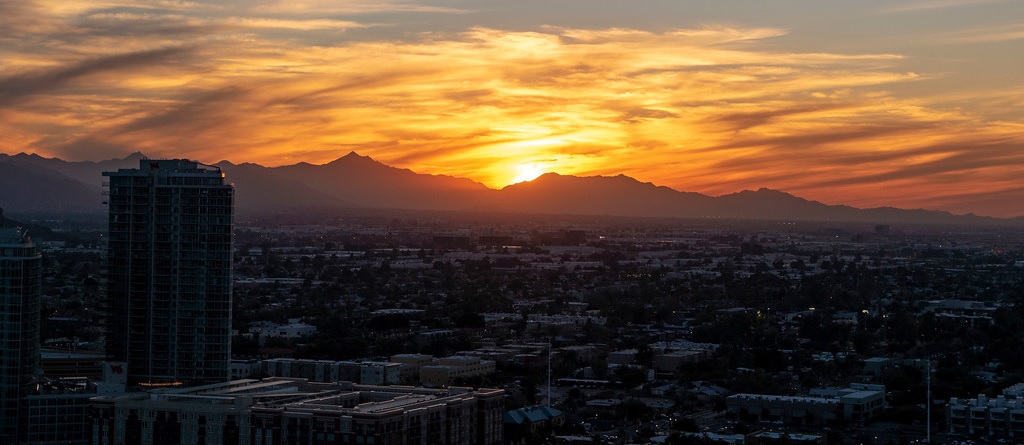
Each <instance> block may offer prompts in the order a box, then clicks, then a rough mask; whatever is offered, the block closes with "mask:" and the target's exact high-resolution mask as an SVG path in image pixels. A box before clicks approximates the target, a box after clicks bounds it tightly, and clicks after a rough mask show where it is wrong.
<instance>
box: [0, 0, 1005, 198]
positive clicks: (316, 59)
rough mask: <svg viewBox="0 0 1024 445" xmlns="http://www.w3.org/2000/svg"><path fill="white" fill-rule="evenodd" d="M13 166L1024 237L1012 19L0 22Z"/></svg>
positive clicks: (494, 3) (260, 17) (94, 7)
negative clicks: (175, 163) (160, 172)
mask: <svg viewBox="0 0 1024 445" xmlns="http://www.w3.org/2000/svg"><path fill="white" fill-rule="evenodd" d="M0 135H2V137H0V152H2V153H8V154H14V153H18V152H28V153H37V154H40V155H42V156H46V157H59V158H61V159H65V160H72V161H77V160H103V159H110V158H115V157H118V158H119V157H124V156H125V155H128V154H129V153H132V152H135V151H140V152H142V153H144V154H146V155H148V156H150V157H188V158H193V159H197V160H200V161H203V162H209V163H213V162H217V161H220V160H228V161H231V162H234V163H242V162H254V163H258V164H262V165H265V166H279V165H288V164H295V163H298V162H310V163H314V164H322V163H326V162H329V161H331V160H334V159H336V158H339V157H341V156H344V155H345V154H347V153H348V152H350V151H355V152H357V153H359V154H362V155H367V156H370V157H372V158H374V159H376V160H378V161H381V162H383V163H385V164H388V165H392V166H396V167H402V168H409V169H411V170H413V171H416V172H418V173H431V174H446V175H452V176H459V177H467V178H471V179H474V180H477V181H479V182H482V183H484V184H486V185H488V186H490V187H492V188H500V187H503V186H505V185H507V184H509V183H512V182H516V181H518V180H523V179H529V178H532V177H534V176H536V175H538V174H541V173H544V172H557V173H561V174H572V175H617V174H620V173H621V174H625V175H628V176H631V177H634V178H636V179H638V180H641V181H645V182H652V183H654V184H657V185H664V186H668V187H672V188H674V189H677V190H681V191H694V192H701V193H705V194H709V195H715V196H717V195H721V194H726V193H732V192H737V191H740V190H744V189H757V188H761V187H768V188H773V189H778V190H783V191H786V192H789V193H792V194H795V195H797V196H800V197H804V198H808V199H814V200H819V201H822V202H825V203H828V204H848V205H853V206H857V207H877V206H896V207H904V208H928V209H938V210H948V211H951V212H954V213H967V212H974V213H977V214H981V215H992V216H1020V215H1024V205H1022V203H1024V1H1021V0H856V1H838V0H633V1H623V0H543V1H539V0H517V1H509V0H500V1H499V0H434V1H427V0H407V1H401V0H353V1H347V0H294V1H292V0H196V1H172V0H149V1H147V0H120V1H118V0H113V1H82V0H0Z"/></svg>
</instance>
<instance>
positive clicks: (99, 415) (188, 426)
mask: <svg viewBox="0 0 1024 445" xmlns="http://www.w3.org/2000/svg"><path fill="white" fill-rule="evenodd" d="M91 405H92V410H91V413H92V426H91V432H92V438H93V440H92V443H94V444H97V445H114V444H122V443H149V444H154V445H160V444H182V445H192V444H202V443H207V444H209V443H216V444H224V445H278V444H291V443H304V444H328V443H329V444H343V445H357V444H362V445H371V444H374V445H388V444H429V443H445V444H450V445H500V444H501V443H502V440H503V428H502V426H503V425H502V419H503V416H504V391H502V390H500V389H477V390H473V389H470V388H447V389H444V390H438V389H427V388H412V387H397V386H373V385H356V384H351V383H336V384H330V383H314V382H309V381H306V380H304V379H283V378H271V379H265V380H236V381H230V382H224V383H217V384H211V385H205V386H197V387H191V388H167V389H162V390H153V391H149V392H144V393H130V394H124V395H120V396H103V397H96V398H94V399H92V401H91Z"/></svg>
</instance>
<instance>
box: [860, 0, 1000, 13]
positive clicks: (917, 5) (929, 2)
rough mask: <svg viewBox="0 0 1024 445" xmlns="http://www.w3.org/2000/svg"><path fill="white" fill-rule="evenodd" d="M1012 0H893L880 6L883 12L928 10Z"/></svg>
mask: <svg viewBox="0 0 1024 445" xmlns="http://www.w3.org/2000/svg"><path fill="white" fill-rule="evenodd" d="M1011 1H1014V0H922V1H914V2H893V3H894V4H891V5H889V6H886V7H884V8H882V9H881V10H880V11H881V12H883V13H903V12H917V11H930V10H934V9H947V8H960V7H971V6H978V5H985V4H992V3H1007V2H1011Z"/></svg>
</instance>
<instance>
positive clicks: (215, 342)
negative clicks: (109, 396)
mask: <svg viewBox="0 0 1024 445" xmlns="http://www.w3.org/2000/svg"><path fill="white" fill-rule="evenodd" d="M103 175H104V176H107V177H109V184H108V186H109V201H108V205H109V207H108V211H109V214H108V224H109V225H108V229H109V232H108V236H109V238H108V244H107V255H108V258H107V274H106V286H107V301H108V305H109V307H108V323H107V335H106V338H107V346H106V348H107V358H108V360H111V361H117V362H125V363H127V365H128V366H127V370H128V384H129V385H143V386H146V385H150V386H162V385H186V386H187V385H201V384H207V383H214V382H221V381H224V380H227V379H228V376H229V368H230V363H231V255H232V204H233V198H234V189H233V187H232V186H231V185H230V184H225V182H224V174H223V173H221V171H220V169H219V168H217V167H211V166H205V165H202V164H198V163H196V162H193V161H187V160H180V159H175V160H147V159H143V160H141V161H140V163H139V168H138V169H120V170H118V171H116V172H104V173H103Z"/></svg>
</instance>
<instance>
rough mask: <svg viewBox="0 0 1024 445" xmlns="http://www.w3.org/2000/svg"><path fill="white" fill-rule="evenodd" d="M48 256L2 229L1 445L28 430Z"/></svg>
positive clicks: (21, 236)
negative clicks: (44, 260)
mask: <svg viewBox="0 0 1024 445" xmlns="http://www.w3.org/2000/svg"><path fill="white" fill-rule="evenodd" d="M41 267H42V255H41V254H40V253H39V252H38V251H37V250H36V248H35V245H34V244H32V241H31V240H30V239H29V238H28V236H26V235H25V233H24V232H23V231H21V230H20V229H16V228H0V443H17V442H18V441H19V440H21V435H23V434H25V429H26V427H27V423H26V422H27V414H28V413H27V405H25V404H24V399H25V397H26V396H28V395H29V394H31V393H32V391H33V389H34V386H35V376H36V368H38V367H39V317H40V316H41V314H40V312H39V311H40V309H39V308H40V292H39V285H40V284H39V283H40V281H39V278H40V270H41Z"/></svg>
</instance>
